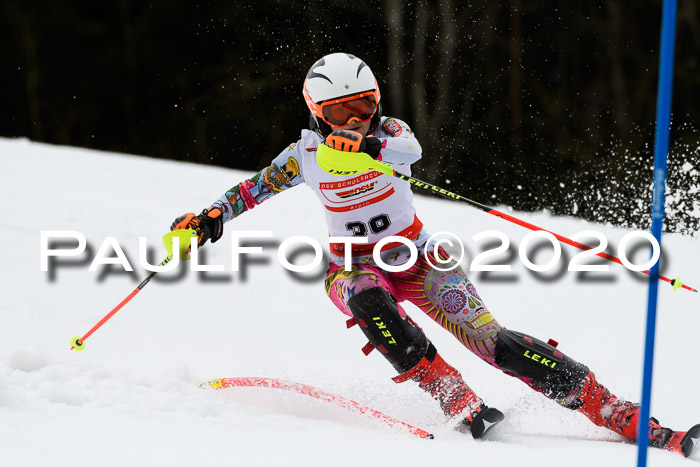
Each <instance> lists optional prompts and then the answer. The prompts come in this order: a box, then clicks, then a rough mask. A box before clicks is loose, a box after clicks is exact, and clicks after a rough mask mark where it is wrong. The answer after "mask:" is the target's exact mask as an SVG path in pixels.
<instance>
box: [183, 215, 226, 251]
mask: <svg viewBox="0 0 700 467" xmlns="http://www.w3.org/2000/svg"><path fill="white" fill-rule="evenodd" d="M221 214H222V213H221V209H219V208H209V209H205V210H204V211H202V213H201V214H200V215H198V216H195V215H194V213H193V212H190V213H187V214H184V215H182V216H180V217H178V218H177V219H175V220H174V221H173V223H172V225H171V226H170V230H177V229H193V230H194V231H196V232H197V235H198V236H199V240H198V241H197V244H198V245H199V246H202V245H204V244H205V243H207V240H209V239H211V242H212V243H216V241H217V240H218V239H220V238H221V235H222V234H223V233H224V222H223V220H222V215H221Z"/></svg>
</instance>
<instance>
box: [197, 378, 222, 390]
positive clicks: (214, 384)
mask: <svg viewBox="0 0 700 467" xmlns="http://www.w3.org/2000/svg"><path fill="white" fill-rule="evenodd" d="M223 380H224V379H223V378H220V379H212V380H211V381H207V382H204V383H202V384H200V385H199V387H200V388H202V389H222V388H223V387H224V386H223V384H222V381H223Z"/></svg>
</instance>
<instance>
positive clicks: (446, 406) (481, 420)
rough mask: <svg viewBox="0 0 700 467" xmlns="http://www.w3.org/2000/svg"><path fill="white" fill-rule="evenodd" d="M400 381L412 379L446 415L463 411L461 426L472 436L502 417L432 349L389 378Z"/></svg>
mask: <svg viewBox="0 0 700 467" xmlns="http://www.w3.org/2000/svg"><path fill="white" fill-rule="evenodd" d="M392 379H393V380H394V381H395V382H397V383H401V382H404V381H408V380H413V381H416V382H417V383H418V385H419V386H420V388H421V389H423V390H424V391H426V392H427V393H429V394H430V395H431V396H432V397H433V399H435V400H437V401H438V402H439V403H440V407H441V408H442V411H443V413H444V414H445V415H446V416H448V417H457V416H458V415H463V413H464V415H463V416H464V420H463V421H462V426H465V427H469V429H470V431H471V434H472V436H473V437H474V438H481V437H482V436H484V434H485V433H486V431H488V430H489V428H491V427H492V426H494V425H495V424H496V423H498V422H500V421H501V420H503V414H502V413H501V412H500V411H498V410H497V409H494V408H489V407H486V405H484V402H483V401H482V400H481V398H480V397H479V396H477V395H476V393H475V392H474V391H473V390H472V388H470V387H469V385H467V383H466V382H465V381H464V379H463V378H462V375H461V374H460V373H459V371H457V370H456V369H455V368H453V367H452V366H450V365H449V364H448V363H447V362H445V360H443V359H442V357H441V356H440V354H438V353H437V352H436V353H435V356H434V358H433V359H432V361H430V360H429V359H428V357H424V358H423V359H422V360H421V361H420V362H418V364H417V365H416V366H415V367H413V368H412V369H411V370H409V371H407V372H406V373H404V374H402V375H399V376H396V377H394V378H392Z"/></svg>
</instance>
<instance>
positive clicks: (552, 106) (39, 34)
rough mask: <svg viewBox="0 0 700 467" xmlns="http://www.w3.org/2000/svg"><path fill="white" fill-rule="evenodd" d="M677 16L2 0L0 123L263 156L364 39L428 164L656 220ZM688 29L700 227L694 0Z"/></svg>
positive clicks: (241, 163) (262, 160)
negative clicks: (317, 66) (667, 67)
mask: <svg viewBox="0 0 700 467" xmlns="http://www.w3.org/2000/svg"><path fill="white" fill-rule="evenodd" d="M660 24H661V0H634V1H632V0H627V1H595V0H593V1H585V2H561V1H547V0H531V1H525V0H509V1H505V2H494V1H488V0H472V1H458V0H440V1H412V2H402V1H400V0H386V1H382V2H347V1H336V0H328V1H323V2H320V1H318V0H309V1H306V2H297V1H286V0H279V1H258V2H254V1H245V2H243V1H236V0H234V1H227V2H214V1H210V2H207V1H192V0H169V1H167V2H166V1H135V0H101V1H98V2H95V1H89V2H88V1H63V0H54V1H50V2H49V1H32V0H25V1H9V0H0V93H1V94H0V95H1V99H2V100H1V102H2V105H0V136H9V137H15V136H22V137H28V138H30V139H32V140H34V141H43V142H50V143H56V144H65V145H73V146H82V147H90V148H97V149H104V150H110V151H119V152H127V153H134V154H142V155H148V156H153V157H163V158H171V159H176V160H185V161H191V162H198V163H203V164H216V165H220V166H226V167H234V168H239V169H246V170H255V169H260V168H262V167H264V166H265V165H267V164H269V162H270V161H271V160H272V158H273V157H275V156H276V155H277V153H278V152H280V151H281V150H282V149H283V148H284V147H285V146H286V145H288V144H289V143H291V142H294V141H296V140H297V139H298V137H299V133H300V129H301V128H303V127H305V126H306V125H307V124H308V110H307V109H306V106H305V104H304V100H303V97H302V95H301V88H302V82H303V79H304V76H305V74H306V71H307V69H308V68H309V67H310V66H311V65H312V64H313V63H314V62H315V61H316V60H317V59H318V58H320V57H321V56H322V55H324V54H327V53H330V52H336V51H345V52H349V53H352V54H355V55H357V56H359V57H361V58H362V59H364V60H365V61H366V62H367V63H368V65H369V66H370V67H371V68H372V70H373V71H374V73H375V75H376V76H377V79H378V80H379V82H380V87H381V90H382V100H383V105H384V114H385V115H392V116H396V117H399V118H401V119H403V120H405V121H407V122H408V123H409V124H410V125H411V126H412V127H413V129H414V130H415V133H416V135H417V137H418V138H419V140H420V141H421V144H422V146H423V149H424V158H423V159H422V161H421V162H420V163H418V164H417V165H416V166H415V174H416V176H417V177H419V178H422V179H425V180H427V181H430V182H433V183H435V184H438V185H442V186H445V187H446V188H448V189H450V190H452V191H455V192H458V193H460V194H462V195H464V196H466V197H468V198H471V199H474V200H476V201H480V202H482V203H486V204H491V205H494V206H495V205H508V206H512V207H513V208H515V209H521V210H542V209H547V210H550V211H552V212H553V213H555V214H567V215H575V216H579V217H583V218H586V219H590V220H597V221H603V222H611V223H613V224H616V225H622V226H627V227H634V228H647V227H648V222H647V219H648V217H649V211H650V208H649V205H650V200H651V180H652V167H653V146H654V130H655V128H654V120H655V112H656V86H657V69H658V62H659V37H660ZM676 37H677V41H676V55H675V78H674V100H673V123H672V133H671V154H670V156H669V185H668V190H669V192H668V198H667V202H668V203H667V229H668V230H670V231H676V232H684V233H691V234H694V233H695V232H697V231H699V230H700V224H699V218H700V181H699V173H698V170H700V168H699V167H698V166H699V165H700V131H699V128H698V121H699V119H698V117H699V116H700V98H699V97H698V92H699V91H700V63H699V60H700V4H698V3H697V2H696V1H695V0H680V1H679V9H678V22H677V35H676ZM193 183H196V181H193ZM202 183H206V181H202Z"/></svg>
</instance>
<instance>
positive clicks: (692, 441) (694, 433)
mask: <svg viewBox="0 0 700 467" xmlns="http://www.w3.org/2000/svg"><path fill="white" fill-rule="evenodd" d="M698 441H700V423H699V424H697V425H695V426H694V427H692V428H691V429H690V430H688V432H687V433H686V434H685V436H684V437H683V439H682V440H681V452H682V453H683V455H684V456H685V457H690V454H692V452H693V450H694V449H695V447H696V446H697V445H698Z"/></svg>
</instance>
